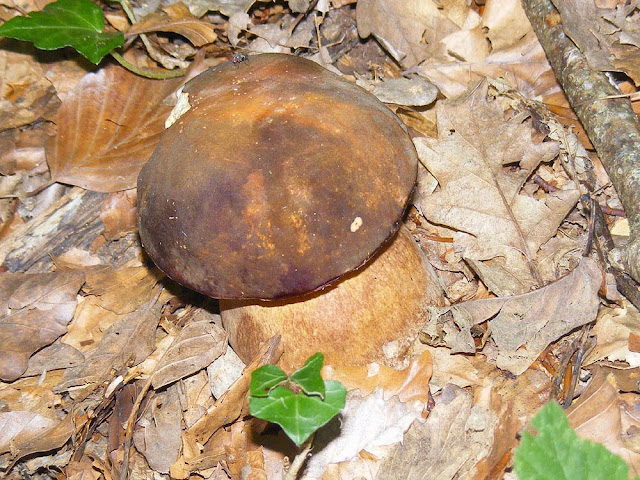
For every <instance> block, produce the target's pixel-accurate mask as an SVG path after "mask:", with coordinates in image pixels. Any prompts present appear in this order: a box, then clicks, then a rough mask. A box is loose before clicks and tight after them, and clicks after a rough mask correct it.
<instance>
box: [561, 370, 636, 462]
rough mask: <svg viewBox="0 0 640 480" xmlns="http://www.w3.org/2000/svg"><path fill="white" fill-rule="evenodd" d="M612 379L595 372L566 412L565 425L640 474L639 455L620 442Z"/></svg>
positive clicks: (618, 410) (618, 408)
mask: <svg viewBox="0 0 640 480" xmlns="http://www.w3.org/2000/svg"><path fill="white" fill-rule="evenodd" d="M612 382H613V383H615V382H614V381H613V379H612V378H611V377H610V376H608V375H606V374H605V372H604V371H597V372H596V375H594V377H593V379H592V380H591V383H590V384H589V386H588V387H587V390H586V391H585V392H584V393H583V394H582V395H581V396H580V398H578V400H577V401H576V402H575V403H574V404H573V405H571V407H569V409H568V410H567V417H568V419H569V424H570V425H571V426H572V427H573V428H574V429H575V431H576V433H577V434H578V435H579V436H580V437H582V438H585V439H587V440H591V441H594V442H598V443H601V444H603V445H604V446H605V447H606V448H607V449H608V450H609V451H611V452H613V453H615V454H616V455H619V456H621V457H622V458H623V459H624V461H626V462H627V463H628V464H629V465H630V466H631V470H632V471H634V472H639V471H640V453H637V452H634V451H633V450H630V449H629V448H627V447H626V446H625V445H624V444H623V443H622V439H621V433H622V432H621V429H622V425H621V413H622V409H621V406H622V405H621V404H622V402H621V400H620V398H619V392H618V389H617V387H616V385H613V384H612Z"/></svg>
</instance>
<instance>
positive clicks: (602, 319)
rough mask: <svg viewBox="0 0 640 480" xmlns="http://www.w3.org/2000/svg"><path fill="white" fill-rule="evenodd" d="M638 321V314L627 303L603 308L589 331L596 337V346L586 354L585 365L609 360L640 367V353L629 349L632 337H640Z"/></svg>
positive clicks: (639, 316)
mask: <svg viewBox="0 0 640 480" xmlns="http://www.w3.org/2000/svg"><path fill="white" fill-rule="evenodd" d="M639 321H640V314H638V311H637V310H636V309H635V308H634V307H633V305H631V304H630V303H629V302H627V301H624V302H623V303H622V306H620V307H613V308H610V307H603V308H602V309H601V310H600V313H599V315H598V321H597V322H596V325H595V327H594V328H593V330H592V331H591V333H592V335H594V336H595V337H596V346H595V347H594V348H593V350H591V351H590V352H589V353H588V354H587V356H586V358H585V360H584V363H585V365H591V364H592V363H594V362H597V361H599V360H609V361H611V362H616V361H621V362H627V363H628V364H629V366H630V367H640V352H638V351H637V349H636V350H633V349H632V348H631V347H632V345H631V343H632V342H633V339H634V337H637V336H638V335H640V322H639Z"/></svg>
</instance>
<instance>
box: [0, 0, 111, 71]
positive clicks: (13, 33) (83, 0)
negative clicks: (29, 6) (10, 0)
mask: <svg viewBox="0 0 640 480" xmlns="http://www.w3.org/2000/svg"><path fill="white" fill-rule="evenodd" d="M103 29H104V15H103V13H102V10H101V9H100V7H98V6H97V5H95V4H94V3H92V2H91V1H90V0H58V1H57V2H54V3H50V4H48V5H47V6H46V7H44V10H42V11H41V12H33V13H30V14H29V15H27V16H26V17H14V18H12V19H11V20H9V21H7V22H5V23H4V24H3V25H0V35H2V36H5V37H10V38H15V39H16V40H24V41H27V42H32V43H33V44H34V45H35V46H36V47H38V48H40V49H42V50H55V49H57V48H62V47H73V48H75V49H76V50H77V51H78V52H79V53H80V54H81V55H83V56H84V57H86V58H87V59H88V60H89V61H90V62H92V63H95V64H96V65H97V64H98V63H100V60H102V58H103V57H104V56H105V55H107V54H108V53H109V52H111V51H112V50H114V49H115V48H118V47H121V46H122V45H123V44H124V35H123V34H122V33H120V32H103Z"/></svg>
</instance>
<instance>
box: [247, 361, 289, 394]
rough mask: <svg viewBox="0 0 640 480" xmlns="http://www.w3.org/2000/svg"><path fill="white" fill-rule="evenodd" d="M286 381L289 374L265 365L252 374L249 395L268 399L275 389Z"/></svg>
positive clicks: (278, 368)
mask: <svg viewBox="0 0 640 480" xmlns="http://www.w3.org/2000/svg"><path fill="white" fill-rule="evenodd" d="M286 379H287V374H286V373H284V372H283V371H282V369H281V368H280V367H276V366H275V365H263V366H262V367H260V368H257V369H255V370H254V371H253V372H251V383H250V384H249V394H250V395H252V396H254V397H266V396H267V395H268V394H269V391H270V390H271V389H272V388H273V387H275V386H276V385H278V384H279V383H282V382H284V381H285V380H286Z"/></svg>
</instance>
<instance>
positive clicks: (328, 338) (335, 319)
mask: <svg viewBox="0 0 640 480" xmlns="http://www.w3.org/2000/svg"><path fill="white" fill-rule="evenodd" d="M438 285H439V284H438V281H437V279H436V278H435V273H434V272H433V269H432V267H431V266H430V265H429V263H428V262H427V261H426V259H425V257H424V255H423V253H422V251H421V250H420V248H419V247H418V246H417V245H416V243H415V242H414V240H413V238H412V236H411V233H409V231H408V230H407V229H406V228H404V227H402V228H401V229H400V231H399V232H398V234H397V236H396V237H395V238H394V239H393V241H392V242H391V243H390V244H389V245H388V246H387V247H386V248H384V250H383V251H381V252H380V253H378V254H377V255H376V256H375V257H374V258H373V259H372V260H371V261H369V262H368V263H367V264H366V265H365V266H364V267H363V268H361V269H359V270H358V271H356V272H353V273H351V274H350V275H348V276H347V277H346V278H345V279H343V280H341V281H339V282H338V283H337V284H335V285H333V286H331V287H328V288H326V289H325V290H322V291H320V292H316V293H313V294H308V295H304V296H301V297H295V298H288V299H284V300H275V301H260V302H256V301H246V300H221V301H220V309H221V315H222V322H223V324H224V327H225V329H226V330H227V331H228V332H229V341H230V343H231V346H232V347H233V349H234V350H235V351H236V353H237V354H238V355H239V356H240V358H241V359H242V360H243V361H245V362H249V361H251V359H252V358H253V356H254V355H255V354H256V353H257V351H258V347H259V345H260V342H262V341H264V340H266V339H268V338H271V337H272V336H273V335H275V334H276V333H279V334H280V335H281V336H282V344H283V346H284V354H283V355H282V357H281V359H280V362H279V364H280V366H281V367H282V368H283V369H284V370H285V371H293V370H295V369H296V368H299V367H300V366H302V365H303V364H304V362H305V360H306V359H307V358H308V357H310V356H311V355H313V354H314V353H316V352H322V353H323V354H324V355H325V362H326V363H328V364H334V365H338V364H343V365H359V364H366V363H368V362H372V361H382V362H385V363H387V364H391V365H393V364H399V363H400V362H401V361H402V359H403V356H404V354H405V353H406V351H407V349H408V348H409V346H410V344H411V342H412V340H414V339H415V337H416V335H417V334H418V332H419V329H420V327H421V326H422V325H424V324H425V315H426V307H427V306H428V305H442V303H443V296H442V292H441V289H440V287H439V286H438Z"/></svg>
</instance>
